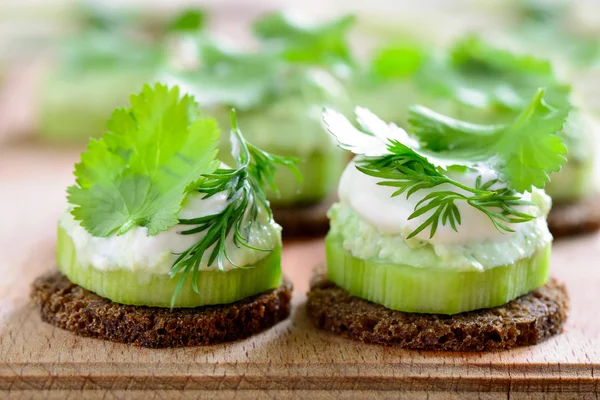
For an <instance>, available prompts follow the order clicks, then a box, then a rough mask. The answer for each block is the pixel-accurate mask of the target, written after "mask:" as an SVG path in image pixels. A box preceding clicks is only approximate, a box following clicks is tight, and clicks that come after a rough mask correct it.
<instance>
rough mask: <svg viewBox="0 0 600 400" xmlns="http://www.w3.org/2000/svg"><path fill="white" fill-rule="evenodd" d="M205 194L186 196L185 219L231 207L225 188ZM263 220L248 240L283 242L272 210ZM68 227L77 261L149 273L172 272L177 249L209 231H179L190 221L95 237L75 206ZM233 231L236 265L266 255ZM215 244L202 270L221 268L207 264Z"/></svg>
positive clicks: (268, 244)
mask: <svg viewBox="0 0 600 400" xmlns="http://www.w3.org/2000/svg"><path fill="white" fill-rule="evenodd" d="M203 197H204V194H200V193H192V194H189V195H188V196H187V198H186V199H185V201H184V203H183V207H182V209H181V211H180V212H179V218H180V219H191V218H199V217H203V216H207V215H212V214H216V213H219V212H221V211H223V210H224V209H225V207H227V204H228V200H227V196H226V193H223V192H222V193H218V194H216V195H214V196H212V197H209V198H203ZM258 222H260V223H255V224H253V225H252V229H251V231H250V235H249V243H250V245H251V246H253V247H255V248H258V249H272V248H274V247H276V246H279V245H281V227H280V226H279V225H277V224H276V223H275V222H274V221H273V220H272V219H269V217H268V215H267V212H266V211H265V210H261V211H260V212H259V216H258ZM59 225H60V227H62V228H63V229H64V230H65V231H66V233H67V234H68V235H69V236H70V237H71V239H72V240H73V244H74V247H75V253H76V257H77V262H78V263H79V265H82V266H89V267H92V268H95V269H97V270H100V271H116V270H129V271H134V272H143V273H146V274H157V275H168V274H169V272H170V270H171V267H172V266H173V264H174V263H175V260H176V259H177V254H178V253H181V252H183V251H185V250H186V249H188V248H189V247H190V246H192V245H193V244H194V243H196V242H197V241H198V240H200V239H201V238H202V237H203V236H204V235H205V232H201V233H196V234H192V235H182V234H181V233H180V232H181V231H184V230H188V229H191V228H192V227H193V226H190V225H176V226H174V227H172V228H170V229H168V230H166V231H162V232H159V233H158V234H156V235H154V236H148V229H147V228H145V227H140V226H137V227H134V228H132V229H131V230H129V231H128V232H126V233H125V234H123V235H120V236H117V235H115V234H113V235H111V236H108V237H96V236H93V235H91V234H90V233H89V232H87V231H86V230H85V229H84V228H83V227H82V226H81V225H80V223H79V221H76V220H75V219H74V218H73V216H72V215H71V212H70V209H67V211H66V212H65V213H64V215H63V216H62V218H61V219H60V221H59ZM232 234H233V233H232V232H231V233H230V235H229V236H228V237H227V244H226V248H227V252H228V254H229V256H230V258H231V260H232V261H233V262H234V263H235V264H237V265H252V264H254V263H256V262H257V261H259V260H261V259H263V258H265V257H266V256H267V255H268V254H269V252H267V251H259V250H253V249H249V248H247V247H245V246H240V247H237V246H236V245H235V244H234V243H233V239H232ZM211 250H212V247H211V248H209V250H208V251H207V252H206V254H205V256H204V257H203V262H202V263H201V265H200V271H208V270H215V269H217V266H216V265H211V266H207V265H206V260H207V259H208V256H209V254H210V252H211ZM223 267H224V269H225V270H226V271H228V270H232V269H234V268H236V267H235V266H234V265H232V264H231V263H230V262H229V261H225V262H224V265H223Z"/></svg>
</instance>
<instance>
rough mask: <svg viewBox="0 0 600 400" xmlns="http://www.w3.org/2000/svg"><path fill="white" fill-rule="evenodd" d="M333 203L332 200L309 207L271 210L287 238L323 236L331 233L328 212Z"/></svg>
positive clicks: (274, 207)
mask: <svg viewBox="0 0 600 400" xmlns="http://www.w3.org/2000/svg"><path fill="white" fill-rule="evenodd" d="M333 202H334V199H333V198H331V199H326V200H323V201H321V202H320V203H316V204H309V205H291V206H288V207H282V206H271V210H272V211H273V219H274V220H275V221H276V222H277V223H278V224H279V225H281V227H282V228H283V232H282V234H283V236H284V237H285V238H298V237H312V236H321V235H325V234H326V233H327V231H329V218H327V211H328V210H329V208H330V207H331V205H332V204H333Z"/></svg>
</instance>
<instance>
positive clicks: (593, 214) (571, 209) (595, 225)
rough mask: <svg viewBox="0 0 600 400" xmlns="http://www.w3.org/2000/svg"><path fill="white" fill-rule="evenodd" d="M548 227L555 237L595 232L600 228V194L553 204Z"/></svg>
mask: <svg viewBox="0 0 600 400" xmlns="http://www.w3.org/2000/svg"><path fill="white" fill-rule="evenodd" d="M548 227H549V228H550V232H552V235H553V236H554V237H555V238H559V237H565V236H573V235H579V234H584V233H590V232H594V231H597V230H599V229H600V195H594V196H591V197H589V198H586V199H582V200H578V201H574V202H569V203H564V204H561V203H558V204H553V205H552V209H551V210H550V213H549V214H548Z"/></svg>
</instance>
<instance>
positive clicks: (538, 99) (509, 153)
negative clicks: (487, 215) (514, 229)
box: [409, 89, 570, 192]
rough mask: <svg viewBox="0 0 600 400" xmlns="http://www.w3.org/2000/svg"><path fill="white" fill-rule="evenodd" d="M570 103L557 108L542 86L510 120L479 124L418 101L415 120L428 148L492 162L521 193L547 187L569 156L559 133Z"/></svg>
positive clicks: (502, 177) (450, 155) (413, 114)
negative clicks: (505, 122)
mask: <svg viewBox="0 0 600 400" xmlns="http://www.w3.org/2000/svg"><path fill="white" fill-rule="evenodd" d="M569 110H570V108H569V107H563V108H559V109H555V108H553V107H551V106H549V105H548V104H547V103H546V102H545V101H544V90H542V89H540V90H538V92H537V93H536V95H535V97H534V98H533V99H532V100H531V102H530V103H529V105H528V106H527V107H525V108H524V109H523V110H522V111H521V113H520V114H519V115H518V116H517V117H516V118H515V120H514V121H513V122H512V123H511V124H506V125H478V124H471V123H467V122H464V121H459V120H456V119H453V118H450V117H446V116H443V115H440V114H437V113H435V112H433V111H431V110H429V109H427V108H425V107H422V106H416V107H413V108H412V109H411V111H410V117H409V123H410V124H411V126H412V127H413V133H414V135H415V136H417V137H418V138H419V139H420V141H421V143H422V145H423V147H424V148H425V149H429V150H432V151H436V152H439V153H440V155H441V156H443V157H448V158H457V159H462V160H468V161H471V162H486V163H488V164H489V165H490V166H491V167H492V168H493V169H495V170H496V171H497V172H498V174H499V177H500V180H501V181H503V182H506V183H507V185H508V187H509V188H511V189H514V190H516V191H518V192H525V191H531V189H532V187H537V188H543V187H544V185H545V184H546V183H547V182H548V181H549V177H548V174H550V173H551V172H556V171H559V170H560V168H561V165H562V163H564V162H565V161H566V159H565V157H564V155H565V154H566V151H567V149H566V147H565V146H564V144H563V143H562V140H561V138H560V137H559V136H558V133H559V132H560V130H561V129H562V127H563V125H564V123H565V121H566V118H567V116H568V113H569Z"/></svg>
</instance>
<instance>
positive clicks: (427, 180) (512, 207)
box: [357, 140, 535, 239]
mask: <svg viewBox="0 0 600 400" xmlns="http://www.w3.org/2000/svg"><path fill="white" fill-rule="evenodd" d="M389 149H390V151H391V152H392V154H387V155H384V156H380V157H363V158H359V159H357V168H358V170H359V171H361V172H362V173H364V174H366V175H370V176H373V177H376V178H381V179H383V180H382V181H380V182H378V184H379V185H382V186H389V187H394V188H398V189H397V190H396V191H395V192H394V193H392V197H395V196H399V195H402V194H406V197H407V198H409V197H410V196H412V195H413V194H414V193H416V192H418V191H420V190H423V189H432V188H435V187H437V186H439V185H442V184H444V183H446V184H449V185H452V186H454V187H455V188H457V189H459V190H460V191H453V190H442V191H434V192H432V193H429V194H428V195H426V196H425V197H423V198H422V199H421V200H420V201H419V202H418V203H417V204H416V205H415V209H414V211H413V213H412V214H411V215H410V216H409V218H408V219H409V220H411V219H414V218H417V217H420V216H422V215H424V214H426V213H428V212H432V213H431V215H430V216H429V217H428V218H427V219H426V220H425V221H424V222H423V223H422V224H421V225H419V226H418V227H417V228H416V229H415V230H414V231H412V232H411V233H410V234H409V235H408V237H407V238H408V239H410V238H412V237H414V236H416V235H418V234H419V233H420V232H422V231H424V230H425V229H428V228H429V237H430V238H432V237H433V236H434V235H435V233H436V231H437V228H438V226H439V225H440V223H441V225H447V224H449V225H450V226H451V227H452V229H453V230H454V231H456V232H458V225H460V224H461V216H460V212H459V210H458V207H457V206H456V202H457V201H466V202H467V203H468V204H469V205H470V206H472V207H474V208H476V209H478V210H479V211H481V212H482V213H484V214H485V215H486V216H487V217H488V218H489V219H490V221H491V222H492V223H493V224H494V226H495V227H496V229H498V230H499V231H501V232H502V231H504V232H514V229H512V228H511V227H510V226H509V225H507V223H520V222H527V221H531V220H532V219H534V218H535V217H534V216H532V215H529V214H525V213H522V212H520V211H519V210H518V209H517V208H516V207H517V206H523V205H530V204H531V203H530V202H528V201H525V200H522V199H521V196H520V195H519V194H518V193H517V192H515V191H514V190H510V189H508V188H506V187H503V188H499V189H492V186H494V185H495V184H496V183H498V182H499V181H498V179H492V180H489V181H487V182H482V178H481V176H479V177H477V179H476V182H475V187H471V186H468V185H464V184H462V183H460V182H458V181H456V180H454V179H452V178H450V177H448V176H447V175H445V174H443V173H442V172H441V171H440V170H439V169H438V168H436V167H435V166H434V165H433V164H431V163H429V162H428V161H427V160H426V159H425V158H424V157H422V156H421V155H419V154H417V153H415V152H406V151H405V149H406V146H404V145H403V144H401V143H400V142H398V141H394V140H391V141H390V145H389Z"/></svg>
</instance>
